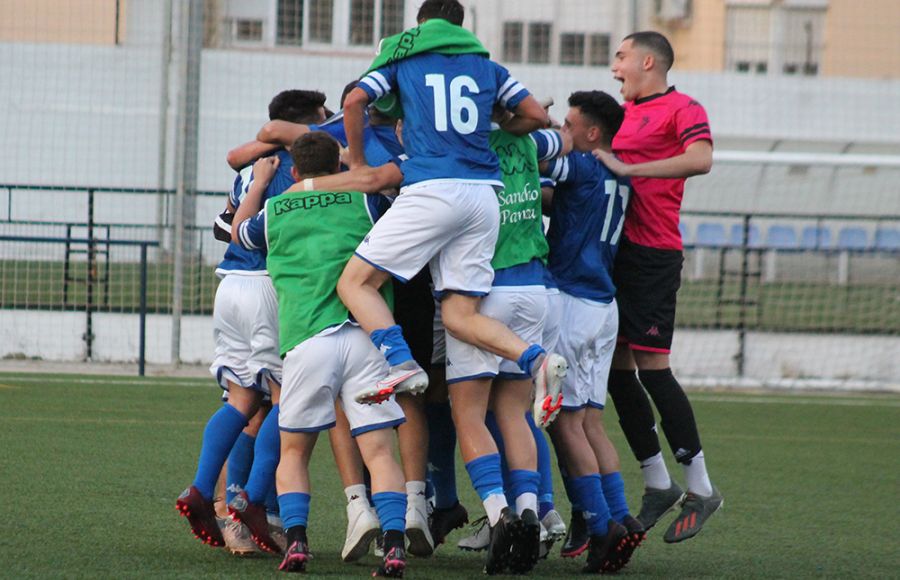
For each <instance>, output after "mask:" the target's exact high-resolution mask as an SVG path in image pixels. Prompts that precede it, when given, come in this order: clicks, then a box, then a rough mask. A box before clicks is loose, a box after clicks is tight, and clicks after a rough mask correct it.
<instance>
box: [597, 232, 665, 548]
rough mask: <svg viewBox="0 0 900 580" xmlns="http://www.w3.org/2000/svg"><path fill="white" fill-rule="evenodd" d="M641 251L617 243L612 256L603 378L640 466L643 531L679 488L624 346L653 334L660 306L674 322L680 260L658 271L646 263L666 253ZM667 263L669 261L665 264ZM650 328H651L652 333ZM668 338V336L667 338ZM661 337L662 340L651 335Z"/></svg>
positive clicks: (662, 345) (662, 346)
mask: <svg viewBox="0 0 900 580" xmlns="http://www.w3.org/2000/svg"><path fill="white" fill-rule="evenodd" d="M644 250H646V249H644V248H641V247H638V246H635V245H634V244H629V243H626V242H623V243H622V245H621V247H620V248H619V253H618V254H617V256H616V265H615V268H614V270H613V276H614V279H615V283H616V303H617V305H618V310H619V343H618V344H617V345H616V350H615V354H614V355H613V363H612V371H611V372H610V376H609V383H608V388H609V394H610V396H611V398H612V400H613V403H614V404H615V406H616V411H617V413H618V415H619V424H620V425H621V427H622V431H623V432H624V434H625V438H626V439H627V441H628V445H629V447H631V451H632V453H633V454H634V456H635V458H636V459H637V460H638V462H640V465H641V474H642V475H643V478H644V497H643V500H642V502H641V511H640V513H639V514H638V519H639V520H640V521H641V523H642V524H643V525H644V527H645V528H646V529H648V530H649V529H650V528H651V527H653V526H654V525H655V524H656V522H657V521H659V519H660V518H661V517H663V515H665V514H666V513H667V512H668V511H670V510H671V509H673V508H674V507H675V506H676V504H677V503H678V502H679V501H680V500H681V497H682V491H681V488H680V487H679V486H678V484H676V483H675V482H674V481H672V479H671V477H670V476H669V471H668V469H667V467H666V464H665V461H664V459H663V456H662V451H661V448H660V443H659V436H658V434H657V429H656V420H655V418H654V416H653V408H652V406H651V404H650V399H649V398H648V397H647V392H646V391H645V390H644V386H645V385H642V384H641V381H639V380H638V377H637V374H636V369H637V365H636V364H635V360H634V357H633V356H632V349H631V345H630V344H629V343H634V344H639V343H641V342H646V341H647V340H648V339H649V337H648V335H647V333H648V332H650V333H651V335H652V334H656V335H659V334H660V331H661V330H664V329H661V328H660V326H659V320H660V316H666V313H665V312H662V313H658V312H657V310H658V309H660V307H662V308H663V309H664V310H668V312H669V315H670V316H671V317H672V324H674V300H675V293H674V292H675V291H674V290H673V289H672V283H671V280H670V278H671V276H672V275H675V276H677V271H675V272H671V273H670V274H669V275H668V277H667V275H666V272H667V270H674V269H675V267H676V266H677V268H678V271H680V261H676V260H674V257H673V259H668V260H665V263H662V264H659V265H658V267H653V268H649V269H648V267H647V265H646V264H645V263H644V262H645V261H646V260H648V259H649V260H655V259H657V258H659V257H663V258H664V259H665V258H668V257H669V256H668V255H667V254H656V253H648V252H646V251H644ZM669 262H671V263H669ZM652 329H655V330H652ZM670 337H671V334H670ZM657 338H658V339H661V338H662V337H657ZM652 348H655V349H664V350H667V349H668V347H666V345H665V343H664V341H661V340H656V341H654V344H653V345H652Z"/></svg>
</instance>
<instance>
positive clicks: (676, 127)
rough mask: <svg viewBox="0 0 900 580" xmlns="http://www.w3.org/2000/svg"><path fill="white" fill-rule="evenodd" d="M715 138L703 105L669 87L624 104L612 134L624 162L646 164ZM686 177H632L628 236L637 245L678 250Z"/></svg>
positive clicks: (614, 150)
mask: <svg viewBox="0 0 900 580" xmlns="http://www.w3.org/2000/svg"><path fill="white" fill-rule="evenodd" d="M700 140H706V141H709V142H710V143H711V142H712V134H711V133H710V131H709V119H708V118H707V116H706V111H705V110H704V109H703V105H701V104H700V103H698V102H697V101H695V100H694V99H692V98H691V97H689V96H687V95H684V94H682V93H679V92H678V91H676V90H675V87H669V90H668V91H666V92H665V93H662V94H658V95H651V96H649V97H644V98H642V99H635V100H634V101H632V102H628V103H625V120H624V121H623V122H622V127H621V128H620V129H619V132H618V133H616V136H615V138H614V139H613V153H615V154H616V156H618V157H619V159H621V160H622V161H624V162H625V163H629V164H631V163H645V162H647V161H657V160H659V159H668V158H670V157H675V156H676V155H681V154H682V153H684V150H685V148H687V146H688V145H690V144H691V143H693V142H694V141H700ZM684 181H685V180H684V178H680V179H655V178H649V177H632V178H631V185H632V189H633V191H634V195H633V196H632V198H631V201H630V202H629V203H628V212H627V214H626V218H625V237H627V238H628V239H629V240H630V241H631V242H634V243H635V244H640V245H642V246H649V247H651V248H659V249H664V250H680V249H682V245H681V233H680V232H679V231H678V213H679V211H680V210H681V200H682V198H683V197H684Z"/></svg>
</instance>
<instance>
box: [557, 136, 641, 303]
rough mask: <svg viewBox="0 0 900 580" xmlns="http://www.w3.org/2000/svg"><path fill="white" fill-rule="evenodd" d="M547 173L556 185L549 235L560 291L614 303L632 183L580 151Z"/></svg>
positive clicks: (559, 161)
mask: <svg viewBox="0 0 900 580" xmlns="http://www.w3.org/2000/svg"><path fill="white" fill-rule="evenodd" d="M547 175H549V177H550V178H551V179H553V180H555V181H556V191H555V192H554V194H553V207H552V209H551V211H550V231H549V232H548V234H547V241H548V242H549V244H550V257H549V260H548V263H547V265H548V267H549V269H550V273H551V274H552V275H553V278H554V280H555V281H556V283H557V285H558V287H559V289H560V290H562V291H564V292H566V293H568V294H571V295H572V296H576V297H578V298H585V299H588V300H595V301H597V302H605V303H609V302H611V301H612V299H613V298H615V295H616V287H615V285H614V284H613V281H612V268H613V262H614V261H615V257H616V250H617V249H618V247H619V240H621V238H622V225H623V223H624V221H625V208H626V207H627V206H628V198H629V196H630V194H631V185H630V181H629V180H628V179H627V178H623V177H618V176H616V175H615V174H613V173H612V172H611V171H610V170H609V169H607V168H606V166H605V165H603V164H602V163H600V162H599V161H597V160H596V159H595V158H594V156H593V155H591V154H590V153H582V152H577V151H573V152H572V153H569V154H568V155H567V156H565V157H563V158H560V159H557V160H556V161H554V162H552V163H551V164H550V167H549V169H548V171H547Z"/></svg>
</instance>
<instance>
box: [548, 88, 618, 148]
mask: <svg viewBox="0 0 900 580" xmlns="http://www.w3.org/2000/svg"><path fill="white" fill-rule="evenodd" d="M624 118H625V111H624V109H622V106H621V105H619V103H618V102H616V100H615V99H614V98H613V97H612V96H610V95H609V94H607V93H604V92H603V91H577V92H574V93H572V94H571V95H570V96H569V112H568V113H567V114H566V120H565V123H564V124H563V131H565V132H567V133H568V134H569V135H571V137H572V145H573V147H574V148H575V149H576V150H577V151H592V150H593V149H597V148H598V147H602V148H604V149H605V148H609V146H610V145H611V144H612V139H613V137H615V135H616V133H617V132H618V131H619V127H621V126H622V119H624Z"/></svg>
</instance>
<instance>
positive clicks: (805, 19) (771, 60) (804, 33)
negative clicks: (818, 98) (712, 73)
mask: <svg viewBox="0 0 900 580" xmlns="http://www.w3.org/2000/svg"><path fill="white" fill-rule="evenodd" d="M827 6H828V4H827V2H822V1H820V2H807V3H806V4H804V5H796V6H793V5H790V4H787V3H785V4H773V5H771V6H769V5H768V3H767V4H766V5H743V4H739V3H737V2H735V3H734V4H732V5H728V7H727V9H728V12H727V19H726V20H727V30H726V37H725V38H726V42H725V65H726V68H727V69H728V70H734V71H738V72H747V73H754V72H755V73H756V74H766V73H768V72H769V71H772V72H773V73H780V74H786V75H816V74H818V73H819V62H820V60H821V56H822V50H823V44H824V26H825V10H826V9H827Z"/></svg>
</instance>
